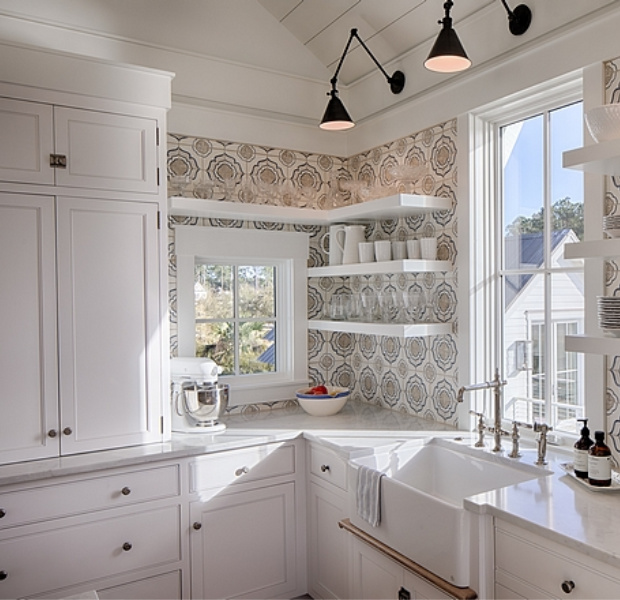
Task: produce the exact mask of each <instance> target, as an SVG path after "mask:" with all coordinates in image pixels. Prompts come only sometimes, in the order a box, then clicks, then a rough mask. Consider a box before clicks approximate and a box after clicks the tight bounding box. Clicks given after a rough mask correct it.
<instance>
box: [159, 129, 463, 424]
mask: <svg viewBox="0 0 620 600" xmlns="http://www.w3.org/2000/svg"><path fill="white" fill-rule="evenodd" d="M456 135H457V131H456V121H455V120H452V121H448V122H446V123H443V124H440V125H437V126H435V127H431V128H429V129H426V130H424V131H421V132H418V133H415V134H413V135H409V136H406V137H403V138H401V139H398V140H395V141H393V142H391V143H389V144H385V145H383V146H379V147H376V148H373V149H371V150H368V151H367V152H363V153H360V154H357V155H355V156H352V157H349V158H340V157H335V156H327V155H318V154H310V153H303V152H298V151H295V150H283V149H277V148H267V147H261V146H253V145H249V144H239V143H231V142H225V141H219V140H207V139H203V138H194V137H188V136H180V135H175V134H170V135H169V137H168V178H169V188H170V189H169V191H170V195H183V196H188V197H195V198H205V199H215V200H228V201H232V202H249V203H269V204H276V205H283V206H297V207H308V208H316V209H318V208H334V207H337V206H345V205H350V204H355V203H358V202H361V201H365V200H367V199H369V198H370V196H371V194H372V193H375V194H378V195H379V194H382V193H384V192H385V190H386V189H388V188H389V189H391V190H394V189H395V188H396V187H397V188H398V190H399V191H402V192H414V193H418V194H426V195H436V196H442V197H446V198H450V199H451V201H452V207H451V209H450V210H447V211H438V212H434V213H429V214H423V215H416V216H413V217H407V218H401V219H397V220H387V221H377V222H374V223H371V224H369V225H367V230H366V237H367V239H368V240H406V239H410V238H414V237H416V238H418V237H428V236H436V237H437V238H438V258H440V259H442V260H449V261H451V262H452V263H453V264H455V261H456V255H457V245H456V240H457V231H458V230H457V223H456V217H455V210H456V186H457V176H456ZM402 165H409V166H411V167H419V171H420V174H419V177H417V178H416V179H414V180H413V181H399V180H397V179H396V178H395V176H394V169H393V167H395V166H402ZM392 193H393V191H392ZM177 224H183V225H195V226H197V227H235V228H241V227H245V228H257V229H276V230H284V231H290V230H292V231H304V232H307V233H309V234H310V258H309V266H310V267H317V266H323V265H326V264H327V263H328V256H327V253H326V248H325V247H324V246H325V244H324V243H323V242H324V239H323V238H324V236H325V234H326V233H327V229H328V228H327V227H321V226H307V225H288V224H282V223H263V222H249V221H248V222H244V221H241V220H223V219H206V218H197V217H179V216H175V217H170V219H169V256H168V258H169V304H170V315H171V324H170V325H171V349H170V350H171V355H173V356H174V355H176V351H177V347H176V340H177V331H176V265H175V257H174V228H175V225H177ZM365 289H372V290H375V291H377V292H382V291H386V290H400V291H402V290H423V291H424V294H425V297H426V302H427V305H426V307H425V308H424V314H423V315H422V317H423V318H427V319H428V320H430V321H435V322H446V323H453V333H452V334H449V335H442V336H431V337H421V338H410V339H402V338H395V337H390V336H370V335H353V334H349V333H341V332H340V333H339V332H334V333H332V332H323V331H318V330H314V329H310V330H309V332H308V376H309V379H310V380H311V381H312V382H313V383H324V382H326V383H330V384H333V385H342V386H346V387H350V388H351V390H352V397H353V398H356V399H358V400H361V401H363V402H368V403H372V404H377V405H381V406H383V407H386V408H391V409H393V410H397V411H403V412H406V413H409V414H415V415H416V416H420V417H423V418H427V419H431V420H435V421H440V422H444V423H449V424H457V420H456V405H457V403H456V390H457V376H458V371H457V367H456V364H457V345H456V330H457V324H456V322H455V321H456V302H457V300H456V299H457V296H456V290H457V273H456V271H454V272H450V273H417V274H415V273H414V274H404V275H403V274H399V275H389V274H386V275H376V276H359V277H351V278H337V277H336V278H332V277H324V278H316V279H315V278H312V279H309V283H308V312H309V317H310V318H313V317H320V316H322V315H324V314H325V311H326V307H327V306H328V303H329V300H330V298H331V296H332V295H334V294H336V293H347V292H351V293H355V292H361V291H363V290H365ZM278 406H280V404H278ZM264 408H265V407H263V406H252V407H238V408H233V410H235V411H244V412H248V411H253V410H260V409H264Z"/></svg>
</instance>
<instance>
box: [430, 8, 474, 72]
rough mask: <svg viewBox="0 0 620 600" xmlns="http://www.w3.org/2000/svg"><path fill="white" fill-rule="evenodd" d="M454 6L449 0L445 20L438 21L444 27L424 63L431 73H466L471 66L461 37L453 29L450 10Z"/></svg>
mask: <svg viewBox="0 0 620 600" xmlns="http://www.w3.org/2000/svg"><path fill="white" fill-rule="evenodd" d="M453 6H454V2H452V0H447V1H446V2H445V3H444V5H443V8H444V10H445V11H446V14H445V16H444V18H443V19H442V20H441V21H438V22H439V24H440V25H442V28H441V31H440V32H439V35H438V36H437V39H436V40H435V43H434V44H433V47H432V48H431V51H430V53H429V55H428V58H427V59H426V60H425V61H424V66H425V67H426V68H427V69H428V70H429V71H437V72H438V73H456V72H458V71H464V70H465V69H468V68H469V67H470V66H471V60H469V58H468V56H467V53H466V52H465V49H464V48H463V44H461V40H459V36H458V35H456V31H454V29H452V17H450V10H451V8H452V7H453Z"/></svg>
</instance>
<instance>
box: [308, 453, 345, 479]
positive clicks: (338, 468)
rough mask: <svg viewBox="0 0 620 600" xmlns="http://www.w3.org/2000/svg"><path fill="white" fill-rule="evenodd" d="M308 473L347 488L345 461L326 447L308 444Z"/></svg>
mask: <svg viewBox="0 0 620 600" xmlns="http://www.w3.org/2000/svg"><path fill="white" fill-rule="evenodd" d="M310 473H312V474H313V475H315V476H316V477H318V478H319V479H321V480H323V481H327V482H329V483H331V484H332V485H335V486H336V487H338V488H340V489H342V490H346V489H347V463H346V461H345V460H344V459H343V458H341V457H340V456H338V455H337V454H336V453H335V452H332V451H331V450H328V449H327V448H322V447H321V446H316V445H314V444H312V445H311V446H310Z"/></svg>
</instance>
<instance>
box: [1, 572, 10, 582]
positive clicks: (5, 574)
mask: <svg viewBox="0 0 620 600" xmlns="http://www.w3.org/2000/svg"><path fill="white" fill-rule="evenodd" d="M8 576H9V574H8V573H7V572H6V571H0V581H4V580H5V579H6V578H7V577H8Z"/></svg>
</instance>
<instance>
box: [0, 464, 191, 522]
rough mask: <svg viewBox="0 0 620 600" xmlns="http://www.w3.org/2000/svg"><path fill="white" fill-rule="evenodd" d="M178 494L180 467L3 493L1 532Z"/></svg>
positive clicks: (0, 498)
mask: <svg viewBox="0 0 620 600" xmlns="http://www.w3.org/2000/svg"><path fill="white" fill-rule="evenodd" d="M179 493H180V483H179V467H178V465H170V466H165V467H157V468H154V469H145V470H140V471H129V472H127V473H120V474H114V475H105V476H101V477H93V478H89V479H80V480H79V481H69V482H66V483H55V484H54V485H46V486H40V487H35V488H29V489H25V490H17V491H14V492H8V493H5V494H0V510H1V511H2V512H0V514H3V515H4V516H2V517H1V518H0V529H4V528H6V527H12V526H15V525H22V524H25V523H33V522H36V521H44V520H47V519H53V518H57V517H66V516H69V515H75V514H78V513H82V512H90V511H95V510H100V509H104V508H113V507H118V506H127V505H131V504H136V503H138V502H145V501H147V500H156V499H159V498H169V497H174V496H178V495H179Z"/></svg>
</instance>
